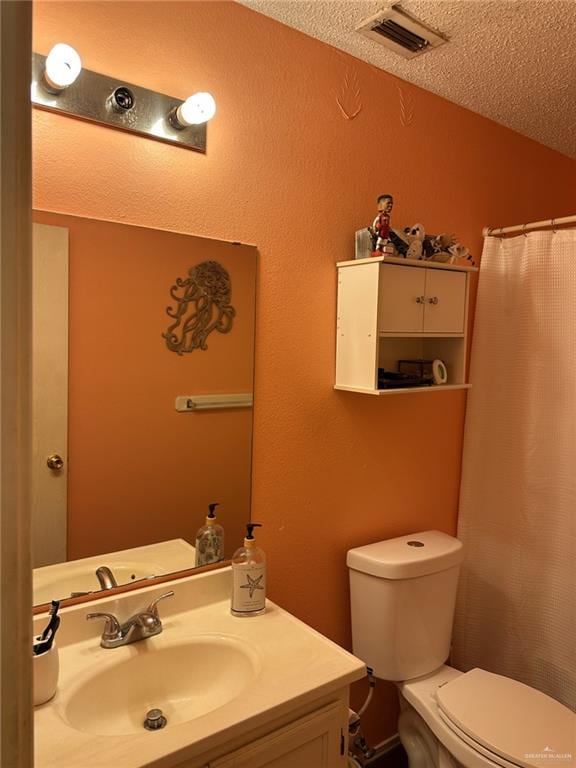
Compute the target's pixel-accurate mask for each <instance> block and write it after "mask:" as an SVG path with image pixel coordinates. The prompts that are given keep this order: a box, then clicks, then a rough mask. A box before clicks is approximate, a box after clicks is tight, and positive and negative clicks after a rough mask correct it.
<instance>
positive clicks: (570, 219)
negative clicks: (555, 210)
mask: <svg viewBox="0 0 576 768" xmlns="http://www.w3.org/2000/svg"><path fill="white" fill-rule="evenodd" d="M560 224H576V216H564V218H563V219H548V220H546V221H533V222H532V223H531V224H515V225H514V226H512V227H484V229H483V230H482V235H483V236H484V237H490V235H506V234H508V233H510V232H529V231H530V230H533V229H545V228H546V227H555V226H558V225H560Z"/></svg>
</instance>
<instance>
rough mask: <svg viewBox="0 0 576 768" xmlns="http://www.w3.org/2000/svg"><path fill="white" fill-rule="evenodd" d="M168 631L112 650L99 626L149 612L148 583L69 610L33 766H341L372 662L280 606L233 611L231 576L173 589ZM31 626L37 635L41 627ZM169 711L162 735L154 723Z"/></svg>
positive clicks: (40, 714) (157, 592) (163, 611)
mask: <svg viewBox="0 0 576 768" xmlns="http://www.w3.org/2000/svg"><path fill="white" fill-rule="evenodd" d="M169 586H170V589H171V590H173V591H174V596H173V597H171V598H170V599H166V600H163V601H162V602H161V603H160V604H159V606H158V610H159V614H160V617H161V620H162V624H163V631H162V632H161V634H158V635H155V636H153V637H148V638H147V639H144V640H138V641H137V642H134V643H131V644H127V645H122V646H121V647H116V648H102V647H101V645H100V640H101V632H102V629H103V625H101V624H100V622H99V621H86V615H87V613H88V612H91V613H93V612H102V613H111V614H114V615H115V616H116V617H117V618H118V619H119V621H121V622H122V621H126V619H127V618H128V617H129V616H132V615H133V614H135V613H138V612H140V611H145V610H146V606H147V605H148V604H149V603H151V602H152V601H154V600H156V599H157V598H158V597H160V596H161V595H162V594H164V593H165V592H166V591H167V590H166V585H165V584H164V585H162V584H161V585H157V586H154V587H146V588H144V589H141V590H138V591H135V592H127V593H124V594H120V595H116V596H108V597H103V598H101V599H100V600H96V601H92V602H91V603H90V604H89V606H87V605H77V606H71V607H68V608H64V609H63V610H62V611H61V615H62V624H61V630H60V632H59V634H58V645H59V651H60V678H59V685H58V691H57V693H56V696H55V697H54V698H53V699H52V700H51V701H49V702H47V703H46V704H44V705H42V706H39V707H37V708H36V710H35V738H36V752H35V766H36V768H56V767H57V768H78V766H79V765H82V768H104V767H105V766H106V767H108V766H110V765H121V766H122V768H208V767H209V768H227V767H228V766H234V767H235V768H241V767H242V766H250V768H257V767H258V766H268V767H269V768H297V767H298V768H302V766H314V767H315V768H343V767H344V766H345V765H346V754H347V742H348V689H349V686H350V684H351V683H352V682H353V681H355V680H358V679H360V678H362V677H363V676H364V674H365V666H364V664H363V662H361V661H360V660H359V659H357V658H355V657H354V656H352V655H351V654H349V653H348V652H346V651H344V650H343V649H342V648H340V647H339V646H337V645H335V644H334V643H332V642H331V641H329V640H328V639H327V638H325V637H323V636H322V635H320V634H319V633H317V632H316V631H315V630H313V629H311V628H310V627H308V626H307V625H305V624H303V623H302V622H301V621H299V620H298V619H296V618H295V617H293V616H291V615H290V614H289V613H287V612H286V611H284V610H282V609H281V608H279V607H278V606H276V605H274V604H273V603H270V602H268V603H267V611H266V613H265V614H264V615H262V616H254V617H251V618H248V619H246V618H242V619H239V618H235V617H233V616H232V615H231V614H230V588H231V571H230V568H223V569H221V570H217V571H212V572H209V573H203V574H197V575H194V576H188V577H186V578H183V579H180V580H176V581H172V582H170V585H169ZM45 621H46V617H45V616H43V617H42V616H37V617H35V632H38V631H39V630H40V629H41V628H42V626H43V625H44V624H45ZM155 708H158V709H161V710H162V713H163V716H164V717H165V718H166V721H167V722H166V725H165V727H163V728H161V729H158V730H154V731H149V730H146V729H145V728H144V720H145V718H146V715H147V713H149V711H150V710H151V709H155Z"/></svg>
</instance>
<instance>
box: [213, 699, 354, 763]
mask: <svg viewBox="0 0 576 768" xmlns="http://www.w3.org/2000/svg"><path fill="white" fill-rule="evenodd" d="M345 716H346V712H344V710H343V708H342V706H341V704H339V703H336V702H335V703H334V704H329V705H328V706H326V707H323V708H322V709H320V710H318V711H317V712H315V713H313V714H311V715H309V716H307V717H303V718H301V719H299V720H296V721H295V722H294V723H291V724H290V725H287V726H285V727H284V728H280V729H279V730H277V731H274V732H273V733H271V734H269V735H268V736H264V737H263V738H261V739H257V740H256V741H254V742H252V744H249V745H248V746H246V747H241V748H240V749H238V750H236V751H235V752H230V753H229V754H227V755H225V756H224V757H220V758H218V759H216V760H212V761H211V762H210V763H209V768H232V766H233V768H304V766H306V768H308V766H310V768H312V766H313V768H345V765H346V756H345V755H344V751H345V749H344V746H345V742H344V736H343V726H344V722H343V721H344V720H345Z"/></svg>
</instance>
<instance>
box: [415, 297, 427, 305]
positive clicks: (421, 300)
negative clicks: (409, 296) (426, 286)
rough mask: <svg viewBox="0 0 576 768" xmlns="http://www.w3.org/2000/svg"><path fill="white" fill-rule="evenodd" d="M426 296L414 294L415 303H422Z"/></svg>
mask: <svg viewBox="0 0 576 768" xmlns="http://www.w3.org/2000/svg"><path fill="white" fill-rule="evenodd" d="M425 301H426V296H416V304H424V302H425Z"/></svg>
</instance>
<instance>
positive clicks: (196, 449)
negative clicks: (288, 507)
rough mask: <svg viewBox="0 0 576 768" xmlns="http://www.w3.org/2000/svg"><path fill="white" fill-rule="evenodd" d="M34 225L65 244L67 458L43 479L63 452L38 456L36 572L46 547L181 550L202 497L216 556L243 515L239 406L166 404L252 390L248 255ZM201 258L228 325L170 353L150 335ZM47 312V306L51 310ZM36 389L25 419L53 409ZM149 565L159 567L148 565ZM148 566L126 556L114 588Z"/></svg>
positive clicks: (51, 449)
mask: <svg viewBox="0 0 576 768" xmlns="http://www.w3.org/2000/svg"><path fill="white" fill-rule="evenodd" d="M34 220H35V222H36V223H37V224H41V225H49V227H48V228H45V229H47V230H48V231H49V232H50V231H51V232H55V231H56V230H54V227H58V228H61V230H60V231H61V232H64V234H65V235H66V234H67V237H68V249H69V333H68V340H69V362H68V397H67V405H68V425H67V430H66V431H67V439H68V455H67V456H66V455H64V457H63V458H64V467H63V468H62V470H56V471H54V469H50V468H49V467H48V466H47V464H46V460H47V458H48V455H53V454H58V452H59V450H63V452H64V454H66V448H65V446H64V448H63V449H61V448H60V447H59V446H58V445H53V446H51V445H50V443H49V442H48V443H46V444H45V445H44V446H43V447H42V448H40V449H39V450H38V452H37V456H36V460H35V464H36V468H37V470H38V471H39V474H40V476H41V477H43V480H44V482H47V483H48V490H47V491H46V493H43V492H42V486H41V485H38V484H36V485H35V504H34V507H35V512H34V513H35V520H34V529H35V544H34V557H35V564H36V565H41V566H46V565H48V564H51V563H54V561H55V559H56V560H58V559H62V558H58V557H56V558H55V557H54V555H53V553H54V551H58V546H59V547H60V551H61V552H63V553H64V552H65V555H66V559H67V560H74V561H76V560H78V559H81V558H94V557H100V556H101V560H102V562H101V563H100V564H101V565H108V563H107V562H106V556H105V555H106V554H107V553H111V552H116V551H118V550H133V549H134V548H142V547H147V546H149V545H152V544H155V543H157V542H166V541H170V540H179V539H181V540H183V543H184V542H188V544H191V545H194V541H195V536H196V531H197V530H198V528H200V527H201V526H202V525H203V524H204V521H205V517H206V514H207V511H208V504H209V503H211V502H219V504H220V506H219V507H218V513H219V522H220V523H221V524H222V525H223V526H224V529H225V533H226V542H225V557H229V556H230V555H231V553H232V551H233V550H234V549H235V548H236V547H237V546H238V545H239V542H241V540H242V536H243V530H244V524H245V522H246V521H247V520H249V517H250V480H251V444H252V408H251V407H241V408H234V409H230V408H224V409H218V410H205V411H199V412H177V411H176V408H175V401H176V398H177V397H178V396H189V395H226V394H231V393H234V394H238V393H245V394H248V395H251V394H252V392H253V383H254V382H253V375H254V320H255V279H256V249H255V248H254V247H252V246H245V245H239V244H234V243H227V242H221V241H218V240H208V239H205V238H200V237H191V236H189V235H182V234H178V233H174V232H166V231H159V230H152V229H145V228H142V227H135V226H127V225H123V224H115V223H110V222H105V221H97V220H90V219H83V218H78V217H73V216H63V215H60V214H52V213H48V212H43V211H37V212H35V216H34ZM48 250H50V249H48ZM36 257H37V254H36V253H35V258H36ZM45 258H46V255H45ZM47 258H49V254H48V256H47ZM205 261H215V262H217V263H218V264H220V265H222V267H224V269H225V270H226V271H227V272H228V274H229V276H230V282H231V304H232V306H233V307H234V309H235V315H234V318H233V326H232V328H231V329H230V331H229V332H227V333H219V332H217V331H213V332H212V333H210V334H209V335H208V337H207V339H206V346H207V349H205V350H202V349H194V350H193V351H192V352H187V353H184V354H181V355H179V354H177V353H175V352H174V351H171V350H170V349H169V348H168V347H167V345H166V340H165V339H164V338H163V337H162V334H164V333H165V332H166V330H167V328H168V326H169V325H170V324H171V323H172V322H173V320H172V319H171V318H170V317H169V316H168V314H167V313H166V309H167V307H172V309H174V307H175V303H174V300H173V299H172V297H171V295H170V288H171V287H172V286H174V285H175V284H176V282H177V279H178V278H186V277H187V275H188V270H189V269H190V267H192V266H194V265H196V264H199V263H201V262H205ZM60 303H61V299H56V300H55V303H54V304H53V305H52V306H53V312H54V314H56V313H57V309H58V306H59V305H60ZM54 327H55V326H54ZM44 357H45V358H46V355H44ZM44 364H45V365H46V364H47V365H48V366H49V367H51V368H52V369H53V372H54V371H55V370H56V368H57V367H58V364H57V361H56V359H54V358H51V357H50V355H48V357H47V359H45V360H44ZM42 380H43V381H44V382H46V377H45V376H44V377H43V378H42ZM44 389H45V386H43V387H42V388H41V392H40V397H42V396H44V395H45V396H46V398H47V399H46V400H45V401H42V400H37V399H36V398H35V412H36V414H43V413H44V412H46V413H49V414H53V413H54V411H55V410H56V409H55V405H54V400H51V399H50V393H49V392H48V390H46V392H44ZM49 440H50V438H48V441H49ZM66 481H67V491H66V492H65V493H63V492H62V491H61V490H60V491H59V492H58V493H57V494H56V496H58V495H59V496H60V497H61V498H62V499H65V498H66V497H67V510H66V513H65V514H64V515H63V518H62V522H61V523H58V518H57V512H56V509H55V506H54V504H55V502H54V501H53V500H51V499H50V494H53V488H54V487H55V486H56V485H57V484H58V483H62V482H64V483H65V482H66ZM46 500H47V501H48V504H47V508H46V504H44V505H43V502H45V501H46ZM48 534H49V535H48ZM54 539H55V540H56V541H57V542H58V541H59V542H60V543H59V544H57V545H56V548H54V545H53V544H51V543H50V542H51V541H52V540H54ZM47 549H50V552H48V551H43V550H47ZM51 553H52V554H51ZM181 556H183V557H184V562H185V561H186V559H187V558H186V552H185V549H182V551H181V552H180V554H178V555H177V554H175V551H172V552H171V553H170V555H169V557H168V563H172V564H173V567H170V565H165V566H164V565H163V566H162V567H165V568H166V570H165V571H164V572H171V571H174V570H180V569H181V568H182V567H185V566H183V565H182V562H183V561H182V559H181ZM192 557H193V550H190V558H189V559H191V558H192ZM129 559H130V558H128V560H129ZM153 561H154V563H155V570H158V569H160V568H161V566H160V565H159V563H158V558H156V560H154V559H153ZM147 562H148V561H147V560H146V559H145V560H144V563H143V564H142V565H141V568H140V570H138V568H136V565H135V563H136V561H134V563H133V567H132V568H130V566H129V565H128V566H127V569H125V571H124V570H122V567H121V564H119V565H118V566H117V570H118V575H119V579H118V581H119V583H121V581H125V580H130V579H131V578H132V579H133V578H137V577H138V576H137V574H138V575H139V576H141V575H143V574H144V571H145V570H146V568H147V567H149V566H148V565H147ZM92 565H93V563H92V562H91V564H90V569H91V570H92ZM193 566H194V562H193V561H190V562H189V563H188V567H193ZM145 575H150V574H148V573H146V574H145ZM154 575H159V573H155V574H154ZM93 578H94V585H93V588H94V590H97V589H98V588H99V584H98V581H97V580H96V577H95V576H94V577H93ZM85 587H86V585H85V584H84V586H83V587H82V586H79V587H78V589H79V590H81V589H85ZM86 591H90V590H86ZM65 596H69V593H68V594H66V595H63V594H53V595H52V596H51V597H52V598H61V597H65ZM43 598H44V599H47V598H46V595H44V596H43ZM35 602H39V601H38V600H35Z"/></svg>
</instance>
